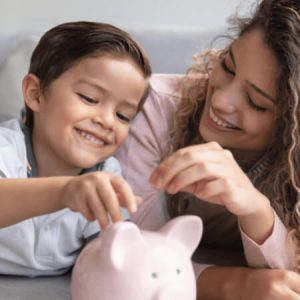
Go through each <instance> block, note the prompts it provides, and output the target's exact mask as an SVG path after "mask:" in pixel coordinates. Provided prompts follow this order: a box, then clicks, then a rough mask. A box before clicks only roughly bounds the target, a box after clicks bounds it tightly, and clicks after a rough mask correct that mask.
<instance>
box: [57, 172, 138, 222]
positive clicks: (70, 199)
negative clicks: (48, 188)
mask: <svg viewBox="0 0 300 300" xmlns="http://www.w3.org/2000/svg"><path fill="white" fill-rule="evenodd" d="M60 201H61V202H62V203H63V205H64V206H66V207H68V208H70V209H71V210H73V211H78V212H80V213H82V214H83V215H84V216H85V217H86V218H87V219H88V220H90V221H93V220H95V219H97V220H98V222H99V224H100V226H101V227H102V228H105V227H106V226H107V225H108V224H109V216H110V217H111V219H112V221H113V222H117V221H120V220H122V215H121V212H120V206H123V207H126V208H127V209H128V211H129V212H131V213H133V212H135V211H136V209H137V207H138V205H139V204H141V202H142V199H141V198H140V197H138V196H135V195H134V194H133V192H132V189H131V188H130V186H129V184H128V183H127V182H126V181H125V180H124V179H123V178H122V177H119V176H116V175H113V174H111V173H106V172H94V173H89V174H85V175H81V176H76V177H74V178H71V179H70V180H69V181H68V183H67V184H66V185H65V187H64V188H63V189H62V192H61V195H60Z"/></svg>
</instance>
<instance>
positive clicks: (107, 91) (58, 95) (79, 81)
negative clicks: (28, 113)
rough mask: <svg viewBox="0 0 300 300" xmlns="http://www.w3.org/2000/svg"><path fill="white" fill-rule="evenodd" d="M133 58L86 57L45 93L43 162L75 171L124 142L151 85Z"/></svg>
mask: <svg viewBox="0 0 300 300" xmlns="http://www.w3.org/2000/svg"><path fill="white" fill-rule="evenodd" d="M146 84H147V82H146V80H145V79H144V76H143V74H142V73H141V71H140V70H139V69H138V68H137V66H136V65H135V64H134V63H132V61H131V60H129V59H116V58H112V57H109V56H101V57H90V58H85V59H83V60H81V61H80V62H79V63H78V64H75V65H74V66H73V67H72V68H70V69H69V70H67V71H66V72H65V73H63V74H62V75H61V76H60V77H59V78H58V79H56V80H55V81H53V82H52V83H51V85H50V86H49V87H48V89H47V90H46V91H45V93H44V94H42V95H41V96H40V101H39V109H38V111H36V112H35V115H34V129H33V146H34V150H35V154H36V156H37V162H38V164H39V155H40V156H41V155H42V158H40V161H45V159H47V161H48V163H49V168H51V169H53V170H55V169H57V170H61V171H62V173H63V170H65V171H66V172H67V170H69V171H70V170H74V171H75V170H76V169H79V170H80V169H82V168H88V167H92V166H94V165H95V164H97V163H98V162H100V161H103V160H105V159H106V158H107V157H109V156H111V155H113V154H114V153H115V152H116V151H117V149H118V148H119V147H120V146H121V144H122V143H123V142H124V140H125V138H126V137H127V134H128V129H129V125H130V122H131V121H132V120H133V118H134V117H135V115H136V113H137V109H138V104H139V101H140V99H141V98H142V95H143V93H144V91H145V88H146Z"/></svg>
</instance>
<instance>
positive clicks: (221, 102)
mask: <svg viewBox="0 0 300 300" xmlns="http://www.w3.org/2000/svg"><path fill="white" fill-rule="evenodd" d="M211 103H212V106H213V107H214V109H217V110H220V111H222V112H224V113H233V112H235V111H237V110H238V109H239V107H240V105H241V95H240V93H239V91H238V89H237V88H236V87H235V86H234V85H226V86H222V87H219V88H217V89H214V92H213V94H212V98H211Z"/></svg>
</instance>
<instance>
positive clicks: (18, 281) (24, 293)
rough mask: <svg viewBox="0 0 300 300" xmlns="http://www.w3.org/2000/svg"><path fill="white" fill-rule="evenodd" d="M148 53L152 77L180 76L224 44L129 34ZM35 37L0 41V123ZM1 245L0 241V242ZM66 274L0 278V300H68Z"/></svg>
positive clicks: (13, 110)
mask: <svg viewBox="0 0 300 300" xmlns="http://www.w3.org/2000/svg"><path fill="white" fill-rule="evenodd" d="M130 32H131V33H132V35H133V36H134V37H135V38H136V39H137V40H138V41H139V42H140V44H142V45H143V46H144V48H145V50H146V51H147V52H148V53H149V56H150V59H151V61H152V65H153V71H154V72H156V73H184V72H185V70H186V68H187V67H188V66H189V65H191V63H192V56H193V54H194V53H196V52H202V51H204V50H206V49H208V48H209V47H210V46H213V47H217V48H218V47H221V46H222V43H224V42H225V41H224V40H218V41H217V42H216V43H214V44H211V42H212V40H213V38H215V37H216V36H219V35H220V34H221V33H222V30H216V31H213V32H202V31H200V30H199V31H197V30H148V31H147V30H144V31H139V30H130ZM39 36H40V35H39V34H25V33H20V34H18V35H16V36H12V37H6V38H5V39H4V38H2V39H1V37H0V121H3V120H6V119H8V118H12V117H15V118H18V117H19V116H20V110H21V108H22V107H23V99H22V94H21V81H22V78H23V76H24V75H25V74H26V72H27V69H28V64H29V58H30V55H31V52H32V49H33V48H34V46H35V45H36V43H37V41H38V39H39ZM0 242H1V241H0ZM69 282H70V276H69V274H67V275H65V276H60V277H55V278H45V277H44V278H21V277H8V276H0V299H6V300H10V299H11V300H18V299H22V300H62V299H70V294H69Z"/></svg>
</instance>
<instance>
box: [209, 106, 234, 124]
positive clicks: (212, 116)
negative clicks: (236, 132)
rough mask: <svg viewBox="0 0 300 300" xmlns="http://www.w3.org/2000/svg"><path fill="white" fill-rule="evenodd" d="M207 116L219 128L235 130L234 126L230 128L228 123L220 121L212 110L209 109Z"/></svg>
mask: <svg viewBox="0 0 300 300" xmlns="http://www.w3.org/2000/svg"><path fill="white" fill-rule="evenodd" d="M209 116H210V118H211V119H212V120H213V121H214V122H215V123H216V124H217V125H218V126H221V127H223V128H237V127H235V126H232V125H230V124H228V123H225V122H224V121H222V120H220V119H219V118H218V117H217V116H216V115H215V114H214V112H213V110H212V108H211V107H210V108H209Z"/></svg>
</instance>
